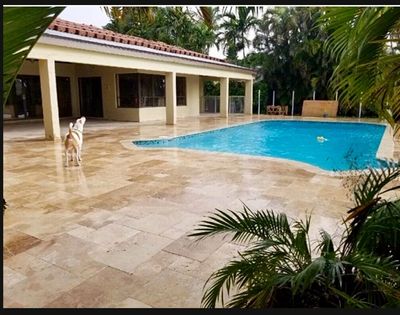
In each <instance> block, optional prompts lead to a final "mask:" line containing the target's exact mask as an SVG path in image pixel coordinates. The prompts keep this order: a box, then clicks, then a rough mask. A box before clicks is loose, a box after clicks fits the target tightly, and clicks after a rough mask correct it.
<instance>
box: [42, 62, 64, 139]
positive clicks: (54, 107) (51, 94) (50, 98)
mask: <svg viewBox="0 0 400 315" xmlns="http://www.w3.org/2000/svg"><path fill="white" fill-rule="evenodd" d="M39 74H40V90H41V92H42V106H43V121H44V130H45V137H46V139H50V140H57V139H60V120H59V116H58V102H57V84H56V68H55V62H54V60H51V59H40V60H39Z"/></svg>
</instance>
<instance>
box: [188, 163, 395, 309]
mask: <svg viewBox="0 0 400 315" xmlns="http://www.w3.org/2000/svg"><path fill="white" fill-rule="evenodd" d="M399 176H400V167H399V165H397V164H390V165H389V166H388V167H387V168H382V169H381V170H374V169H370V170H368V171H367V172H365V173H363V174H362V175H361V176H360V179H359V184H358V185H357V186H356V188H355V190H354V196H355V200H356V207H355V208H354V209H351V210H350V211H349V213H350V215H349V217H348V218H347V219H346V222H348V221H351V222H350V225H349V226H348V227H347V228H346V230H345V232H344V234H343V238H342V241H341V242H340V243H339V245H338V246H337V247H336V246H335V245H334V242H333V240H332V237H331V236H330V235H329V234H328V233H327V232H325V231H321V232H320V238H319V240H318V241H317V243H316V244H317V245H316V247H315V248H312V246H311V241H310V238H309V228H310V217H307V218H306V219H305V220H304V221H303V220H294V221H292V222H290V221H289V219H288V218H287V216H286V215H285V214H283V213H280V214H276V213H274V211H271V210H265V211H252V210H250V209H249V208H248V207H247V206H244V207H243V211H242V212H241V213H237V212H234V211H231V210H228V211H221V210H218V209H217V211H216V213H215V214H213V215H211V216H209V217H208V218H207V219H205V220H203V221H202V222H201V223H200V224H199V225H198V227H197V228H196V229H195V230H194V232H193V233H191V234H190V236H194V237H197V238H198V239H199V240H201V239H203V238H205V237H210V236H213V235H216V234H226V233H230V234H233V236H232V241H235V242H236V243H241V244H248V245H249V248H248V249H246V250H245V251H243V252H241V253H239V258H238V259H235V260H232V261H231V262H229V263H228V264H227V265H225V266H224V267H223V268H221V269H219V270H217V271H216V272H214V273H213V274H212V275H211V276H210V278H209V279H208V281H207V283H206V285H208V288H207V290H206V291H205V293H204V295H203V299H202V304H203V306H205V307H215V306H216V304H217V302H219V301H221V302H222V304H223V306H226V307H240V308H264V307H337V308H342V307H354V308H368V307H394V306H400V262H399V260H396V259H395V258H394V257H393V255H395V254H396V255H397V258H398V256H399V252H400V246H399V241H398V240H399V236H400V200H399V199H397V200H395V201H388V200H383V198H382V194H384V193H387V192H388V191H390V190H392V189H399V188H400V186H397V187H396V186H395V185H393V184H394V183H395V180H396V179H397V178H398V177H399ZM388 185H389V186H390V185H392V186H390V187H389V188H387V189H385V188H384V187H387V186H388ZM383 224H384V225H383ZM368 236H369V240H370V242H369V243H368V242H366V240H367V237H368ZM233 291H235V292H236V293H232V292H233ZM224 295H225V296H224ZM226 295H227V296H228V302H227V303H225V304H224V299H225V300H226V298H227V296H226Z"/></svg>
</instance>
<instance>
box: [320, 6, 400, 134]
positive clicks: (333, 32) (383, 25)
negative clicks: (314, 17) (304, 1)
mask: <svg viewBox="0 0 400 315" xmlns="http://www.w3.org/2000/svg"><path fill="white" fill-rule="evenodd" d="M320 24H321V25H322V27H324V28H326V29H327V30H328V31H329V32H330V36H329V37H328V39H327V41H326V43H325V50H326V51H327V52H328V53H330V54H331V55H332V56H333V57H334V58H335V59H336V61H337V63H338V64H337V67H336V68H335V71H334V73H333V77H332V80H331V88H332V89H333V90H339V91H340V94H339V96H340V98H339V99H340V102H341V104H343V105H345V106H347V107H356V106H357V107H358V105H359V103H360V101H362V103H363V104H367V105H372V106H374V107H375V108H376V110H377V112H378V113H379V115H380V116H381V117H383V118H385V119H386V120H387V121H388V122H389V123H390V124H391V125H392V126H393V127H394V128H395V130H396V131H397V130H399V122H400V49H399V48H400V36H399V34H400V8H396V7H336V8H327V9H326V12H325V14H324V15H322V16H321V18H320Z"/></svg>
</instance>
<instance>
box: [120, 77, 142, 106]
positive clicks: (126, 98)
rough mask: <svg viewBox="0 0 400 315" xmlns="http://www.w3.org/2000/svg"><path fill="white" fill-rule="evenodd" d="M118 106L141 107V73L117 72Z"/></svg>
mask: <svg viewBox="0 0 400 315" xmlns="http://www.w3.org/2000/svg"><path fill="white" fill-rule="evenodd" d="M117 84H118V102H117V104H118V107H133V108H138V107H139V75H138V74H137V73H128V74H117Z"/></svg>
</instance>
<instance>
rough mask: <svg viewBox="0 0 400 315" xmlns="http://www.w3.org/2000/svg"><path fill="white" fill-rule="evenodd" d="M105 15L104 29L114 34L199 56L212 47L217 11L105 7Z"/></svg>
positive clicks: (183, 8)
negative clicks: (106, 22)
mask: <svg viewBox="0 0 400 315" xmlns="http://www.w3.org/2000/svg"><path fill="white" fill-rule="evenodd" d="M106 13H107V15H108V16H109V17H110V20H111V21H110V23H108V24H107V25H106V26H105V27H104V28H106V29H109V30H112V31H115V32H119V33H123V34H129V35H134V36H139V37H142V38H146V39H149V40H156V41H162V42H165V43H167V44H171V45H175V46H179V47H182V48H185V49H189V50H194V51H198V52H202V53H208V51H209V49H210V47H211V46H213V45H214V43H215V38H216V35H215V32H214V27H215V26H216V19H217V17H218V8H211V7H197V10H193V9H188V8H185V7H181V6H180V7H178V6H176V7H112V8H108V7H107V8H106Z"/></svg>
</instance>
